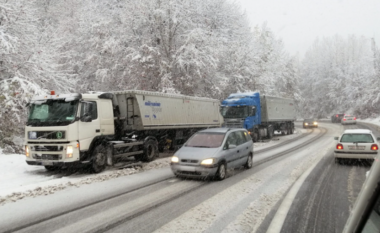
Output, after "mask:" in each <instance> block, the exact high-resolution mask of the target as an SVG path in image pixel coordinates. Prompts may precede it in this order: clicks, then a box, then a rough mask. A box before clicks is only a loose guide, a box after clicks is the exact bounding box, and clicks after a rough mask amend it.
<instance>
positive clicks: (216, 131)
mask: <svg viewBox="0 0 380 233" xmlns="http://www.w3.org/2000/svg"><path fill="white" fill-rule="evenodd" d="M237 130H238V131H239V130H246V129H244V128H210V129H204V130H201V131H198V132H202V133H226V132H228V131H237Z"/></svg>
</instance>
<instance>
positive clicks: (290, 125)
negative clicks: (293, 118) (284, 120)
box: [289, 123, 294, 134]
mask: <svg viewBox="0 0 380 233" xmlns="http://www.w3.org/2000/svg"><path fill="white" fill-rule="evenodd" d="M289 131H290V134H294V125H293V124H292V123H290V124H289Z"/></svg>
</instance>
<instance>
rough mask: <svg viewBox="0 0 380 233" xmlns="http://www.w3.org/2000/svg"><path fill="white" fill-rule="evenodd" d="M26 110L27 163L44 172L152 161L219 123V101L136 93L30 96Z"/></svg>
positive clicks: (220, 118)
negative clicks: (127, 160)
mask: <svg viewBox="0 0 380 233" xmlns="http://www.w3.org/2000/svg"><path fill="white" fill-rule="evenodd" d="M29 108H30V112H29V116H28V122H27V126H26V128H25V139H26V145H25V151H26V162H27V163H28V164H30V165H43V166H45V168H46V169H48V170H53V169H58V168H60V167H63V166H81V165H89V166H90V167H91V168H92V170H93V171H94V172H100V171H102V170H103V169H104V168H105V167H106V165H107V164H108V165H113V164H114V163H115V161H117V160H118V159H119V158H125V157H130V156H134V157H135V158H136V159H137V160H141V161H152V160H154V159H155V158H156V157H157V155H158V152H159V151H163V150H164V148H165V147H170V148H171V149H175V148H176V147H177V146H178V145H181V144H183V143H184V142H185V141H186V140H187V139H188V138H189V137H190V136H191V135H192V134H193V133H194V132H196V131H198V130H200V129H204V128H210V127H220V126H221V124H222V123H223V118H222V116H221V115H220V113H219V101H218V100H215V99H208V98H199V97H191V96H184V95H173V94H164V93H155V92H148V91H137V90H132V91H119V92H109V93H100V92H99V93H95V92H93V93H89V94H78V93H73V94H63V95H56V94H55V93H51V95H46V96H37V97H34V98H33V99H32V100H31V101H30V103H29Z"/></svg>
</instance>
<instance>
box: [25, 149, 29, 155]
mask: <svg viewBox="0 0 380 233" xmlns="http://www.w3.org/2000/svg"><path fill="white" fill-rule="evenodd" d="M25 155H26V157H29V146H25Z"/></svg>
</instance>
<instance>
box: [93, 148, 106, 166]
mask: <svg viewBox="0 0 380 233" xmlns="http://www.w3.org/2000/svg"><path fill="white" fill-rule="evenodd" d="M106 165H107V154H106V149H105V148H104V147H103V146H102V145H99V146H97V147H95V149H94V151H93V152H92V163H91V170H92V172H94V173H99V172H102V171H103V170H104V169H105V168H106Z"/></svg>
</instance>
